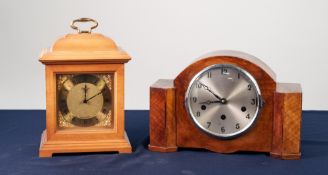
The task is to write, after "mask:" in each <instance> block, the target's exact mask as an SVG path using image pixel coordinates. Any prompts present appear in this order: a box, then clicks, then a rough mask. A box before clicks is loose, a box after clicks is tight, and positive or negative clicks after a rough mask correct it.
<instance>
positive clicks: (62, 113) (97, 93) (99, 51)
mask: <svg viewBox="0 0 328 175" xmlns="http://www.w3.org/2000/svg"><path fill="white" fill-rule="evenodd" d="M77 22H93V23H94V26H92V27H91V29H90V30H80V29H79V28H78V27H77V26H76V25H75V24H76V23H77ZM97 26H98V23H97V22H96V21H95V20H93V19H89V18H81V19H77V20H74V21H73V22H72V24H71V27H72V28H73V29H76V30H78V33H77V34H68V35H66V36H64V37H62V38H60V39H58V40H57V41H56V42H55V44H54V45H53V47H52V48H51V49H50V50H45V51H43V52H42V53H41V56H40V59H39V61H40V62H42V63H43V64H45V75H46V129H45V130H44V132H43V133H42V137H41V144H40V150H39V156H40V157H51V156H52V154H53V153H72V152H100V151H118V152H120V153H130V152H131V146H130V143H129V139H128V137H127V134H126V133H125V130H124V63H127V62H128V61H129V60H130V59H131V58H130V56H129V55H128V54H127V53H126V52H124V51H122V50H120V49H119V48H118V47H117V46H116V44H115V43H114V41H113V40H111V39H110V38H108V37H105V36H104V35H102V34H97V33H91V30H92V29H94V28H96V27H97Z"/></svg>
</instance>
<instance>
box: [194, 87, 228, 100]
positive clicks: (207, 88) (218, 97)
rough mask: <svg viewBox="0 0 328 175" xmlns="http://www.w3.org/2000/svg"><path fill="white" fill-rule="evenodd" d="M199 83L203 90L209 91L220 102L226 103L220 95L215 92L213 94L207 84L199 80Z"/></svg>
mask: <svg viewBox="0 0 328 175" xmlns="http://www.w3.org/2000/svg"><path fill="white" fill-rule="evenodd" d="M199 84H201V85H202V86H203V87H204V89H205V90H207V91H208V92H210V93H211V94H213V95H214V96H215V97H216V98H217V99H219V100H220V102H221V103H222V104H224V103H226V99H224V98H221V97H220V96H218V95H217V94H215V93H214V92H213V91H212V90H211V89H210V88H209V87H208V86H206V85H205V84H203V83H201V82H199Z"/></svg>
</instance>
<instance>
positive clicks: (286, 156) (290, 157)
mask: <svg viewBox="0 0 328 175" xmlns="http://www.w3.org/2000/svg"><path fill="white" fill-rule="evenodd" d="M270 156H271V157H273V158H276V159H283V160H298V159H301V153H296V154H276V153H270Z"/></svg>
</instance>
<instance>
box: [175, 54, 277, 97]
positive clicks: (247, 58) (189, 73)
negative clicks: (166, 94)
mask: <svg viewBox="0 0 328 175" xmlns="http://www.w3.org/2000/svg"><path fill="white" fill-rule="evenodd" d="M214 64H231V65H235V66H238V67H240V68H242V69H244V70H246V71H247V72H249V73H250V74H251V75H253V76H254V78H255V79H256V81H258V83H259V85H260V87H265V88H266V89H270V90H271V91H274V90H275V88H276V75H275V73H274V72H273V70H272V69H271V68H270V67H269V66H267V65H266V64H265V63H264V62H263V61H261V60H260V59H258V58H256V57H255V56H252V55H250V54H247V53H244V52H240V51H233V50H219V51H214V52H210V53H207V54H205V55H203V56H201V57H199V58H198V59H197V60H196V61H195V62H193V63H192V64H190V65H189V66H188V67H186V68H185V69H184V70H183V71H182V72H181V73H180V74H179V75H178V76H177V77H176V78H175V80H174V84H175V86H176V87H181V85H182V84H183V86H182V87H186V86H187V84H188V83H189V82H190V81H191V79H192V78H193V77H194V76H195V75H196V74H197V73H198V72H200V71H201V70H203V69H204V68H206V67H208V66H211V65H214Z"/></svg>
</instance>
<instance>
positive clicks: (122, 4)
mask: <svg viewBox="0 0 328 175" xmlns="http://www.w3.org/2000/svg"><path fill="white" fill-rule="evenodd" d="M79 17H91V18H94V19H96V20H98V22H99V27H98V28H97V29H96V30H95V32H99V33H103V34H105V35H107V36H109V37H111V38H113V39H114V40H115V41H116V42H117V44H118V45H120V46H121V47H122V48H123V49H124V50H126V51H127V52H128V53H129V54H130V55H131V56H132V58H133V60H132V61H131V62H129V63H128V64H127V65H126V88H125V92H126V93H125V94H126V96H125V99H126V103H125V107H126V109H148V108H149V95H148V94H149V86H150V85H151V84H152V83H153V82H155V81H156V80H157V79H159V78H174V77H175V76H176V75H177V74H178V73H179V72H180V71H182V69H183V68H185V67H186V66H187V65H188V64H190V63H191V62H192V61H193V60H194V59H195V58H197V57H198V56H200V55H202V54H204V53H207V52H210V51H213V50H218V49H230V50H240V51H243V52H247V53H249V54H252V55H255V56H257V57H258V58H260V59H262V60H263V61H264V62H265V63H267V64H268V65H269V66H270V67H271V68H272V69H273V70H274V71H275V72H276V74H277V78H278V81H280V82H299V83H301V84H302V88H303V94H304V95H303V109H306V110H328V89H327V87H328V79H327V75H328V69H327V68H326V67H327V63H328V61H327V60H328V20H327V17H328V1H326V0H247V1H245V0H212V1H210V0H195V1H193V0H161V1H159V0H138V1H133V0H130V1H128V0H116V1H114V0H104V1H100V0H88V1H85V0H28V1H23V0H21V1H18V0H1V1H0V22H1V25H0V51H1V57H0V65H1V68H0V80H1V83H0V109H44V108H45V82H44V66H43V65H42V64H41V63H39V62H38V56H39V53H40V51H41V50H42V49H43V48H46V47H50V46H51V44H52V43H53V42H54V41H55V40H56V39H57V38H58V37H60V36H62V35H64V34H66V33H72V32H75V31H73V30H71V29H70V27H69V23H70V22H71V20H73V19H75V18H79Z"/></svg>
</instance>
